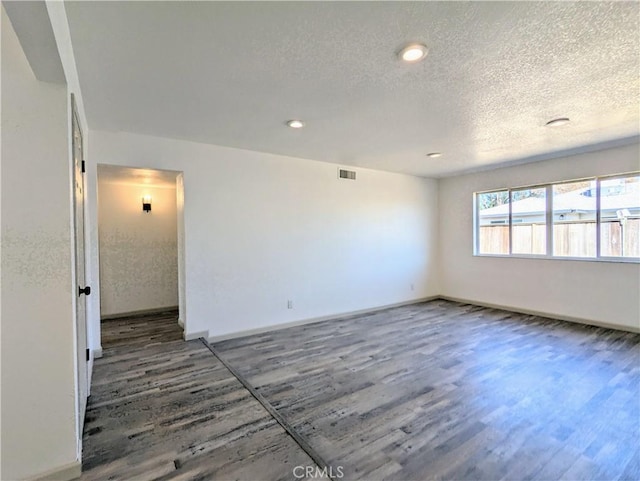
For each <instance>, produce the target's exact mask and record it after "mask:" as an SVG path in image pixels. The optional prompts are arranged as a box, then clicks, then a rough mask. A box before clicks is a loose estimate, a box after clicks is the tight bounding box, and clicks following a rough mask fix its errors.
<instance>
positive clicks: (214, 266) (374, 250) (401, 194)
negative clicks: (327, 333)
mask: <svg viewBox="0 0 640 481" xmlns="http://www.w3.org/2000/svg"><path fill="white" fill-rule="evenodd" d="M91 135H92V144H91V145H92V160H91V161H93V162H98V163H101V164H102V163H103V164H119V165H125V166H131V167H146V168H156V169H167V170H174V171H182V172H183V174H184V199H185V201H184V222H185V223H184V236H185V237H184V240H185V265H186V269H185V272H186V279H185V282H186V291H185V293H186V307H187V315H186V320H185V321H186V323H185V326H186V334H188V335H189V334H191V333H203V332H204V333H207V334H208V335H209V336H220V335H225V334H229V333H233V332H238V331H244V330H249V329H257V328H263V327H267V326H272V325H277V324H281V323H285V322H293V321H299V320H305V319H310V318H316V317H322V316H328V315H337V314H341V313H344V312H351V311H356V310H360V309H369V308H374V307H378V306H384V305H388V304H393V303H398V302H404V301H409V300H412V299H419V298H422V297H427V296H431V295H435V294H437V293H438V281H437V278H436V269H435V266H436V247H437V243H436V240H437V218H438V205H437V200H438V195H437V194H438V191H437V183H436V181H434V180H430V179H421V178H417V177H411V176H406V175H400V174H391V173H387V172H380V171H375V170H369V169H357V172H358V173H357V180H356V181H349V180H340V179H338V165H336V164H329V163H325V162H316V161H309V160H303V159H296V158H292V157H283V156H278V155H271V154H263V153H260V152H251V151H247V150H239V149H230V148H226V147H220V146H215V145H205V144H198V143H194V142H186V141H180V140H172V139H162V138H159V137H149V136H142V135H135V134H126V133H110V132H102V131H92V132H91ZM89 215H90V216H91V215H93V214H92V213H91V212H90V213H89ZM288 300H292V301H293V306H292V308H291V309H288V308H287V301H288Z"/></svg>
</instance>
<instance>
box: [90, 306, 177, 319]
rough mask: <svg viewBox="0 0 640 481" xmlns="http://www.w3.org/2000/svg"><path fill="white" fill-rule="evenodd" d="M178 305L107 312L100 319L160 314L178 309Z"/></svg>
mask: <svg viewBox="0 0 640 481" xmlns="http://www.w3.org/2000/svg"><path fill="white" fill-rule="evenodd" d="M177 310H178V306H167V307H154V308H153V309H142V310H139V311H129V312H119V313H117V314H107V315H105V316H100V321H111V320H113V319H120V318H121V317H139V316H148V315H153V314H159V313H161V312H169V311H177Z"/></svg>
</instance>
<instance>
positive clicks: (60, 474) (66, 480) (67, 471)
mask: <svg viewBox="0 0 640 481" xmlns="http://www.w3.org/2000/svg"><path fill="white" fill-rule="evenodd" d="M81 474H82V463H81V462H80V461H74V462H73V463H69V464H65V465H64V466H60V467H58V468H54V469H50V470H49V471H46V472H44V473H41V474H38V475H37V476H33V477H31V478H27V479H28V481H71V480H73V479H78V478H79V477H80V475H81Z"/></svg>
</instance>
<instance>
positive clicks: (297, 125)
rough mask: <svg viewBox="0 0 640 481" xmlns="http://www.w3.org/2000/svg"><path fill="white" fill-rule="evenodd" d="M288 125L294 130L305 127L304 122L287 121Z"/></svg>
mask: <svg viewBox="0 0 640 481" xmlns="http://www.w3.org/2000/svg"><path fill="white" fill-rule="evenodd" d="M287 125H288V126H289V127H291V128H292V129H301V128H302V127H304V122H303V121H302V120H289V121H287Z"/></svg>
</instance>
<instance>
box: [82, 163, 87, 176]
mask: <svg viewBox="0 0 640 481" xmlns="http://www.w3.org/2000/svg"><path fill="white" fill-rule="evenodd" d="M85 172H86V170H85V166H84V160H83V161H82V173H83V174H84V173H85Z"/></svg>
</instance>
